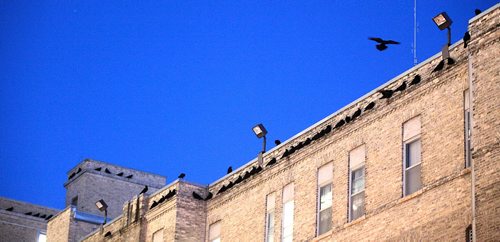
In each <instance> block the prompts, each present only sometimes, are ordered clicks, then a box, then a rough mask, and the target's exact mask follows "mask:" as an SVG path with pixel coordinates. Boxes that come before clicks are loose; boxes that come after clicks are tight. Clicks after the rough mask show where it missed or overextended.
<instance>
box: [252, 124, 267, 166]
mask: <svg viewBox="0 0 500 242" xmlns="http://www.w3.org/2000/svg"><path fill="white" fill-rule="evenodd" d="M252 130H253V132H254V133H255V135H257V138H259V139H260V138H264V140H263V142H262V151H261V152H260V153H259V156H258V163H259V165H262V163H263V162H262V155H263V154H264V153H265V152H266V134H267V130H266V128H264V125H262V124H257V125H255V126H254V127H253V128H252Z"/></svg>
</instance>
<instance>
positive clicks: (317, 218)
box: [316, 180, 333, 236]
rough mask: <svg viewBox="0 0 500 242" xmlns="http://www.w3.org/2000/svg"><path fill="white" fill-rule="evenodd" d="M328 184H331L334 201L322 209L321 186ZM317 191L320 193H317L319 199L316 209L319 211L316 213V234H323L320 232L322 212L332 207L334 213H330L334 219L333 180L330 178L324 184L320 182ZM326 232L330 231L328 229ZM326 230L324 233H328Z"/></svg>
mask: <svg viewBox="0 0 500 242" xmlns="http://www.w3.org/2000/svg"><path fill="white" fill-rule="evenodd" d="M326 186H330V187H331V188H330V189H331V191H332V203H331V204H330V206H329V207H326V208H323V209H321V188H323V187H326ZM317 193H318V195H317V197H318V199H317V204H316V207H317V209H316V210H317V211H318V212H317V214H316V236H319V235H321V234H320V233H319V228H320V218H321V217H320V215H321V212H322V211H324V210H326V209H329V208H331V209H332V214H330V219H333V180H328V181H325V182H323V183H322V184H318V191H317ZM331 229H332V228H330V230H331ZM326 232H328V231H326ZM326 232H324V233H326ZM324 233H323V234H324Z"/></svg>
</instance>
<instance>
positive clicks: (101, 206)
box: [95, 199, 108, 224]
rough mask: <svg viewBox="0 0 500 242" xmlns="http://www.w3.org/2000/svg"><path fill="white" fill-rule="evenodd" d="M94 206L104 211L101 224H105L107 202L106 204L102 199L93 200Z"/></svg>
mask: <svg viewBox="0 0 500 242" xmlns="http://www.w3.org/2000/svg"><path fill="white" fill-rule="evenodd" d="M95 206H96V207H97V209H99V211H101V212H103V211H104V223H102V224H106V221H107V219H108V204H106V202H104V200H103V199H101V200H99V201H97V202H95Z"/></svg>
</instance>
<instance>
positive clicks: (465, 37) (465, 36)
mask: <svg viewBox="0 0 500 242" xmlns="http://www.w3.org/2000/svg"><path fill="white" fill-rule="evenodd" d="M463 39H464V48H467V44H469V41H470V33H469V31H466V32H465V33H464V38H463Z"/></svg>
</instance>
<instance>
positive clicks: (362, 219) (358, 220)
mask: <svg viewBox="0 0 500 242" xmlns="http://www.w3.org/2000/svg"><path fill="white" fill-rule="evenodd" d="M365 219H366V214H365V215H363V216H361V217H359V218H357V219H354V220H352V221H350V222H349V223H346V224H344V229H345V228H348V227H351V226H353V225H356V224H359V223H361V222H363V221H364V220H365Z"/></svg>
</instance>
